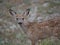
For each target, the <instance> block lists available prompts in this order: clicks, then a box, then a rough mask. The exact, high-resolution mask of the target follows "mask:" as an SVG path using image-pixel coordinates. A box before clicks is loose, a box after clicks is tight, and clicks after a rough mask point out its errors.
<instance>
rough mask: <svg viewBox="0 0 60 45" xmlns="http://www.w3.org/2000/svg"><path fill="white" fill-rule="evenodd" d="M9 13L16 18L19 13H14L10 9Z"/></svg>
mask: <svg viewBox="0 0 60 45" xmlns="http://www.w3.org/2000/svg"><path fill="white" fill-rule="evenodd" d="M9 13H10V14H11V15H12V16H15V15H16V14H17V13H16V12H15V11H13V10H12V9H9Z"/></svg>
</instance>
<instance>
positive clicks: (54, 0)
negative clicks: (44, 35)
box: [0, 0, 60, 45]
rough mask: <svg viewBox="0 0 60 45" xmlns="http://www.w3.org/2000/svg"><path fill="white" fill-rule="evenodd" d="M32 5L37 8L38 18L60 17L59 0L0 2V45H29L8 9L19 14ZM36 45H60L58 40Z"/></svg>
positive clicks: (49, 40)
mask: <svg viewBox="0 0 60 45" xmlns="http://www.w3.org/2000/svg"><path fill="white" fill-rule="evenodd" d="M32 5H35V7H38V8H37V10H38V11H37V14H38V15H40V16H43V17H46V16H48V15H56V14H57V15H60V0H0V45H31V42H30V41H29V40H27V39H28V38H27V35H26V34H24V32H23V31H22V30H21V29H20V26H19V25H18V24H17V22H16V21H15V20H14V18H13V17H12V16H10V14H9V12H8V9H10V8H12V9H13V10H15V11H16V12H17V13H19V14H20V13H22V12H23V11H24V9H25V8H26V7H29V6H32ZM33 11H34V10H33ZM33 11H32V12H33ZM44 19H45V18H44ZM46 19H48V18H47V17H46ZM38 45H60V40H58V39H56V38H48V39H44V40H43V41H42V43H39V44H38Z"/></svg>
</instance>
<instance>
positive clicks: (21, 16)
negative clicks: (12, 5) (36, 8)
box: [9, 9, 30, 24]
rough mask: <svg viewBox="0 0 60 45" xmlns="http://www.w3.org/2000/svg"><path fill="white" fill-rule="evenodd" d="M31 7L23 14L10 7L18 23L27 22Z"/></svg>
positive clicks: (10, 11)
mask: <svg viewBox="0 0 60 45" xmlns="http://www.w3.org/2000/svg"><path fill="white" fill-rule="evenodd" d="M29 11H30V9H26V11H25V12H23V14H17V13H16V12H15V11H14V10H12V9H9V13H10V14H11V15H12V16H13V17H14V18H15V20H16V21H17V22H18V24H22V23H25V22H26V18H27V17H28V15H29Z"/></svg>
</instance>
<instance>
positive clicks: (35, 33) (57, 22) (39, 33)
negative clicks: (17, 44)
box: [9, 9, 60, 45]
mask: <svg viewBox="0 0 60 45" xmlns="http://www.w3.org/2000/svg"><path fill="white" fill-rule="evenodd" d="M29 12H30V9H26V12H24V13H23V14H22V15H21V14H19V15H18V14H17V13H16V12H15V11H13V10H12V9H9V13H10V14H11V15H12V16H13V17H15V19H16V20H17V23H18V24H19V25H20V27H21V28H22V30H23V32H24V33H25V34H26V35H27V37H28V39H30V40H31V43H32V44H31V45H36V42H38V41H39V40H43V39H46V38H48V37H51V36H54V37H57V38H58V39H60V17H59V18H58V17H57V18H53V19H50V20H46V21H43V22H29V21H27V19H28V15H29ZM24 14H25V15H24Z"/></svg>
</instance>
